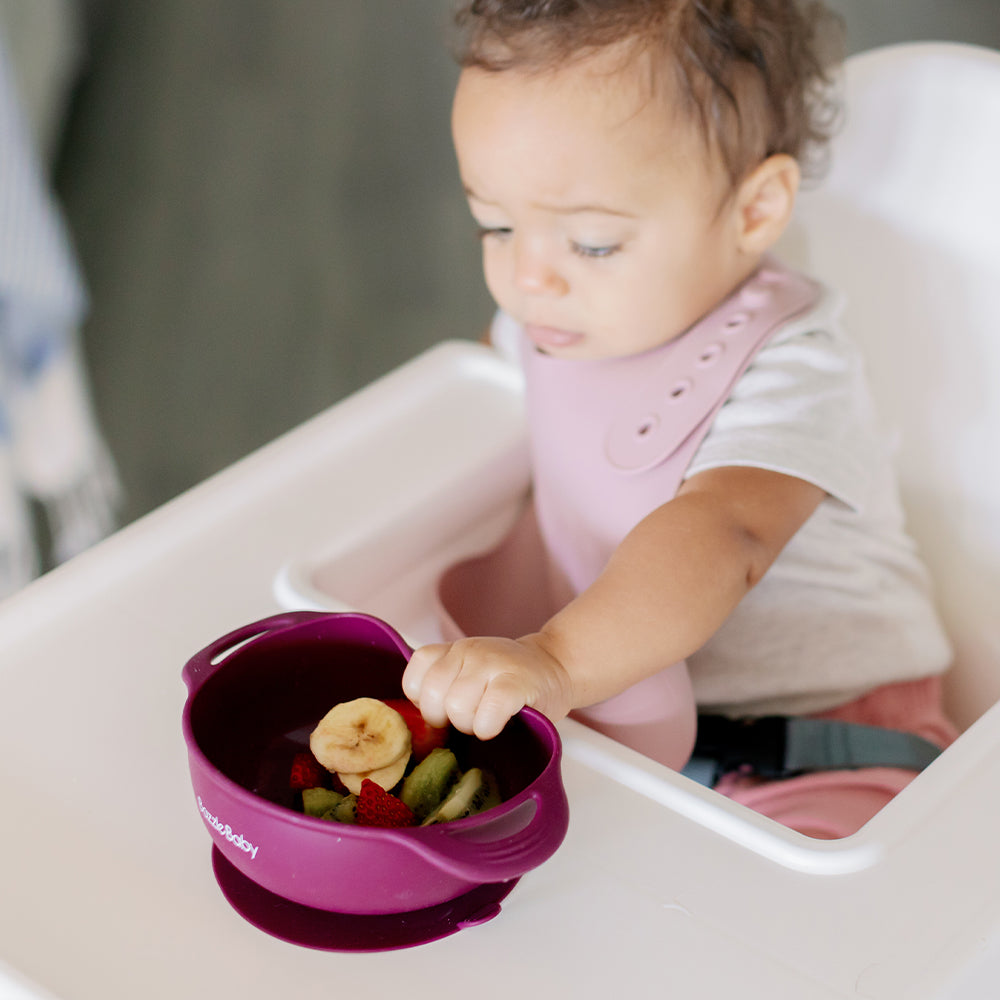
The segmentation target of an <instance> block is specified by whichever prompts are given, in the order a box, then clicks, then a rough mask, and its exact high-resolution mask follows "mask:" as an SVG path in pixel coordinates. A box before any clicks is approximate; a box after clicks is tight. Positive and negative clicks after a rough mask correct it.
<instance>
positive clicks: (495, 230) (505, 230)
mask: <svg viewBox="0 0 1000 1000" xmlns="http://www.w3.org/2000/svg"><path fill="white" fill-rule="evenodd" d="M478 229H479V238H480V239H481V240H485V239H486V238H487V237H489V236H492V237H493V238H494V239H503V238H504V237H507V236H510V234H511V232H512V231H513V230H512V229H511V228H510V226H479V227H478Z"/></svg>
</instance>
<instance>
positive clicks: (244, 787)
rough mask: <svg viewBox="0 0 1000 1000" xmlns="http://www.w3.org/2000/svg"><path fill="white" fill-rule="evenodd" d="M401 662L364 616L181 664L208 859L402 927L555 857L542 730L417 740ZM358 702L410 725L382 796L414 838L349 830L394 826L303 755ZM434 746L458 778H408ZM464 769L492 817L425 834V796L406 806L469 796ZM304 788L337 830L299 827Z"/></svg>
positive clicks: (274, 632)
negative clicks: (417, 913)
mask: <svg viewBox="0 0 1000 1000" xmlns="http://www.w3.org/2000/svg"><path fill="white" fill-rule="evenodd" d="M411 652H412V650H411V648H410V647H409V646H408V645H407V643H406V642H405V640H403V639H402V637H400V636H399V634H398V633H397V632H395V630H394V629H392V628H391V627H390V626H389V625H387V624H386V623H385V622H382V621H380V620H379V619H377V618H373V617H372V616H370V615H363V614H358V613H329V614H327V613H319V612H305V611H302V612H284V613H282V614H279V615H274V616H272V617H271V618H266V619H263V620H260V621H255V622H251V623H248V624H246V625H243V626H241V627H239V628H237V629H235V630H233V631H232V632H230V633H228V634H226V635H223V636H221V637H220V638H218V639H216V640H214V641H213V642H211V643H210V644H209V645H208V646H206V647H205V648H204V649H202V650H200V651H199V652H198V653H196V654H195V655H194V656H192V657H191V659H190V660H189V661H188V662H187V664H186V665H185V667H184V670H183V677H184V681H185V683H186V684H187V687H188V698H187V701H186V702H185V706H184V713H183V719H182V729H183V734H184V739H185V742H186V744H187V749H188V762H189V769H190V773H191V782H192V790H193V792H194V799H195V804H196V807H197V810H198V812H199V813H200V815H201V817H202V819H203V821H204V824H205V826H206V828H207V831H208V833H209V835H210V836H211V839H212V844H213V848H214V849H215V850H217V851H218V852H219V853H220V854H221V855H222V857H223V858H224V859H225V860H226V861H228V862H229V863H230V864H231V865H232V866H233V867H234V868H236V869H237V870H238V872H239V873H240V874H242V875H244V876H246V878H248V879H249V880H251V881H252V882H254V883H256V884H257V885H258V886H260V887H262V888H264V889H267V890H269V891H270V892H272V893H275V894H277V895H278V896H281V897H283V898H284V899H287V900H290V901H292V902H296V903H301V904H303V905H305V906H310V907H314V908H317V909H322V910H329V911H335V912H338V913H352V914H387V913H403V912H411V911H414V910H417V909H423V908H426V907H430V906H436V905H437V904H439V903H443V902H445V901H448V900H452V899H455V898H457V897H458V896H459V895H461V894H464V893H467V892H469V891H471V890H472V889H475V888H477V887H479V886H483V885H486V884H498V883H506V882H508V881H510V880H512V879H516V878H519V877H520V876H522V875H523V874H524V873H526V872H527V871H529V870H530V869H532V868H534V867H536V866H537V865H539V864H541V863H542V862H543V861H545V860H546V859H547V858H548V857H550V856H551V855H552V853H553V852H554V851H555V850H556V849H557V847H558V846H559V844H560V843H561V842H562V840H563V837H564V836H565V834H566V829H567V826H568V819H569V817H568V806H567V802H566V794H565V790H564V788H563V785H562V780H561V776H560V761H561V744H560V741H559V736H558V733H557V732H556V729H555V727H554V726H553V725H552V723H551V722H550V721H549V720H547V719H546V718H544V717H543V716H542V715H540V714H539V713H537V712H535V711H534V710H532V709H523V710H522V711H521V712H520V713H518V715H517V716H515V717H514V718H513V719H511V720H510V722H509V723H508V724H507V726H506V727H505V729H504V731H503V732H502V733H500V734H499V735H498V736H497V737H495V738H494V739H492V740H487V741H479V740H476V739H475V738H474V737H471V736H468V735H466V734H465V733H461V732H459V731H457V730H454V729H451V730H448V731H447V732H445V733H443V734H442V733H440V732H430V731H428V729H427V727H426V723H424V722H423V720H422V719H421V720H417V719H416V718H414V717H413V716H412V712H415V711H416V710H415V709H412V712H411V709H410V708H407V707H406V706H408V705H409V703H408V702H405V699H403V694H402V686H401V679H402V674H403V670H404V668H405V666H406V662H407V660H408V658H409V656H410V654H411ZM361 698H374V699H376V700H378V701H380V702H383V703H386V704H389V705H392V704H393V703H395V702H401V703H400V705H399V707H398V708H395V709H394V710H395V711H396V712H398V713H399V714H400V715H401V716H403V717H404V718H405V719H406V720H407V721H408V722H410V723H411V724H410V725H409V726H407V728H408V729H409V730H410V734H409V739H410V758H411V759H410V760H409V761H408V763H407V764H406V765H404V773H403V775H402V781H401V782H397V784H396V785H393V786H391V787H390V790H389V792H390V793H392V794H393V797H394V799H398V800H400V802H401V803H402V805H403V806H404V807H405V808H406V809H409V810H410V811H411V812H413V814H414V822H413V824H412V825H409V826H406V827H403V828H396V827H389V826H382V827H378V826H366V825H364V823H363V822H358V821H357V819H358V814H359V807H360V814H361V816H362V817H367V818H368V819H373V818H375V819H379V820H380V821H382V822H386V821H387V819H388V818H389V817H390V815H391V816H392V818H393V820H394V821H397V820H398V817H399V816H400V815H402V816H405V814H404V813H402V812H401V810H399V807H398V806H397V805H396V804H395V802H394V801H392V800H388V799H386V798H385V794H386V789H384V788H382V786H381V785H379V784H378V783H377V782H375V781H373V780H372V779H371V777H367V778H366V777H362V778H361V781H360V786H359V788H358V791H357V792H351V791H350V790H349V789H348V788H347V787H346V785H344V784H343V783H342V782H341V779H340V778H339V776H338V775H339V772H338V773H337V774H332V773H331V772H329V771H328V770H327V769H326V768H323V767H322V766H321V765H320V764H319V762H318V761H316V759H315V757H314V755H313V754H312V752H311V751H310V749H309V739H310V736H311V734H312V732H313V730H314V729H316V727H317V724H318V722H319V721H320V719H321V718H322V716H323V713H324V712H325V711H328V710H329V708H330V706H337V705H339V704H341V703H344V702H352V701H355V700H357V699H361ZM408 712H411V714H410V715H408V714H407V713H408ZM418 714H419V713H417V715H418ZM392 725H393V726H394V727H396V728H395V731H396V732H397V734H398V726H396V724H395V723H393V724H392ZM424 741H426V742H424ZM435 743H437V745H438V746H441V747H442V748H443V749H448V750H450V751H451V752H452V753H453V754H454V756H455V760H456V763H457V765H458V766H459V770H460V771H461V776H460V777H458V776H456V775H455V774H454V772H453V771H449V770H448V768H445V769H444V771H445V774H446V775H450V777H448V776H446V777H443V778H442V777H441V776H440V774H438V775H437V777H436V778H434V777H432V776H429V774H428V772H429V771H430V770H431V768H425V769H424V770H423V771H421V772H420V773H419V774H418V765H419V763H420V762H421V760H427V759H429V758H430V756H431V754H432V753H433V751H434V749H435V746H434V745H433V744H435ZM390 746H391V745H390ZM418 746H419V747H420V748H421V749H420V750H418V749H417V748H418ZM426 747H429V749H427V750H426V754H425V756H424V757H423V758H421V757H420V754H422V753H424V749H425V748H426ZM399 755H400V754H399V750H398V747H397V748H396V751H395V753H394V754H390V753H386V754H384V755H383V757H384V759H383V758H382V757H379V758H375V761H374V762H373V761H372V760H370V759H368V758H366V757H365V756H364V754H362V756H361V758H360V763H350V764H349V765H348V766H349V767H350V768H354V769H355V770H345V771H344V774H355V775H357V774H361V775H367V774H369V773H370V772H371V771H372V770H380V769H381V768H383V767H385V766H387V763H388V764H392V763H393V760H394V759H397V758H398V757H399ZM437 758H438V760H440V758H441V755H440V754H438V755H437ZM386 762H387V763H386ZM375 763H377V765H378V766H374V764H375ZM477 769H478V771H479V772H480V773H481V774H485V773H487V772H489V774H491V775H493V776H494V777H495V779H496V783H497V786H498V788H499V794H500V797H501V799H502V801H500V804H499V805H493V806H491V807H490V808H488V809H485V810H483V811H481V812H478V813H476V814H475V815H469V816H468V817H466V818H464V819H461V820H457V819H456V820H453V821H449V822H447V823H444V822H432V823H429V824H427V825H424V821H425V820H426V819H427V816H424V817H423V818H422V819H421V820H420V821H419V822H417V816H418V815H420V814H421V813H422V812H423V811H424V810H425V809H427V805H426V802H427V800H426V799H424V798H423V797H422V796H423V794H424V793H420V795H421V797H419V798H418V797H417V795H418V789H419V788H420V787H421V786H423V785H424V784H425V783H426V784H428V785H429V784H433V783H434V782H435V781H438V782H440V783H441V784H445V785H448V790H449V796H446V799H447V798H449V797H450V794H451V793H454V792H457V791H458V789H459V788H464V789H468V787H469V785H470V784H472V783H474V782H475V781H476V776H475V771H476V770H477ZM470 774H472V775H473V777H471V778H470V777H468V775H470ZM317 775H318V776H319V781H320V783H319V784H316V783H315V781H316V776H317ZM408 778H409V779H411V781H410V787H409V789H407V779H408ZM463 782H464V785H463ZM308 788H320V789H322V790H323V791H326V792H333V793H335V794H337V795H340V796H342V798H341V799H339V800H337V803H334V804H335V805H339V807H340V808H339V811H340V813H341V814H342V815H340V816H338V817H337V818H338V819H342V818H343V817H344V816H346V817H347V819H348V821H347V822H343V821H342V822H340V823H331V822H327V821H325V820H321V819H317V818H315V817H314V816H312V815H305V813H304V809H305V802H306V800H307V799H308V800H312V799H313V798H314V796H315V794H316V793H310V795H309V796H306V795H305V794H304V793H305V791H306V789H308ZM404 794H405V796H406V798H407V799H410V801H411V803H412V804H411V805H407V804H406V801H405V800H404ZM463 794H464V793H463ZM332 801H333V800H332V798H329V799H328V802H332ZM362 802H363V804H362ZM313 807H317V808H318V805H317V804H316V803H312V802H311V803H310V810H309V811H310V812H312V809H313ZM327 808H329V805H328V807H327ZM352 813H353V819H354V820H355V821H354V822H350V821H349V820H350V819H351V818H352ZM427 815H430V812H428V813H427Z"/></svg>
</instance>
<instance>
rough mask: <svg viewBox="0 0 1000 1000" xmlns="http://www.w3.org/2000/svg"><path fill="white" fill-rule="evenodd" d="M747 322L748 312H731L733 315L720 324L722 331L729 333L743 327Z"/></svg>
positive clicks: (748, 320)
mask: <svg viewBox="0 0 1000 1000" xmlns="http://www.w3.org/2000/svg"><path fill="white" fill-rule="evenodd" d="M749 322H750V313H748V312H738V313H733V315H732V316H730V317H729V319H727V320H726V321H725V323H723V324H722V331H723V333H730V334H732V333H737V332H738V331H740V330H742V329H743V327H745V326H746V325H747V323H749Z"/></svg>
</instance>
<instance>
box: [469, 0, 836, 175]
mask: <svg viewBox="0 0 1000 1000" xmlns="http://www.w3.org/2000/svg"><path fill="white" fill-rule="evenodd" d="M455 23H456V25H457V26H458V28H459V31H460V33H461V36H460V41H459V48H458V52H457V58H458V61H459V64H460V65H461V66H463V67H476V68H479V69H485V70H490V71H494V72H499V71H503V70H507V69H522V70H527V71H529V72H544V71H546V70H551V69H555V68H556V67H558V66H561V65H563V64H564V63H566V62H567V61H569V60H572V59H574V58H579V57H581V56H585V55H587V54H588V53H593V52H594V51H595V50H598V49H601V48H604V47H606V46H609V45H614V44H619V43H626V44H627V46H628V48H629V52H630V55H640V54H646V55H648V56H650V57H651V65H652V66H653V68H654V72H662V71H663V69H664V68H669V69H670V76H669V77H667V79H670V80H672V81H674V86H675V92H676V93H679V94H680V96H681V101H682V106H683V111H684V113H685V114H686V115H687V117H688V118H689V119H690V120H691V121H693V122H694V123H695V124H696V125H697V126H698V128H699V131H700V134H701V136H702V138H703V140H704V141H705V143H706V145H707V148H709V149H714V150H717V151H718V152H719V154H720V155H721V157H722V162H723V164H724V166H725V169H726V171H727V173H728V176H729V179H730V181H731V184H732V186H733V188H734V189H735V187H736V186H737V185H738V184H739V182H740V181H741V180H742V179H743V178H744V177H746V176H747V175H748V174H749V173H750V172H751V171H752V170H753V169H754V167H756V166H757V165H758V164H759V163H760V162H762V161H763V160H764V159H766V158H767V157H768V156H771V155H774V154H777V153H786V154H788V155H790V156H793V157H795V159H796V160H798V161H799V163H800V164H801V166H802V169H803V173H805V174H815V173H818V172H820V170H821V169H822V167H823V166H824V164H825V152H826V147H827V143H828V141H829V138H830V136H831V134H832V133H833V131H834V129H835V127H836V124H837V122H838V120H839V106H838V103H837V101H836V99H835V97H834V94H833V89H832V87H831V83H832V78H833V70H834V68H835V66H836V65H837V63H838V62H839V60H840V57H841V54H842V45H843V31H842V25H841V22H840V19H839V18H838V17H837V16H836V15H835V14H833V13H832V12H831V11H830V10H828V9H827V8H826V7H825V6H824V5H823V4H822V3H821V2H820V0H463V2H461V3H460V4H459V6H458V8H457V10H456V12H455Z"/></svg>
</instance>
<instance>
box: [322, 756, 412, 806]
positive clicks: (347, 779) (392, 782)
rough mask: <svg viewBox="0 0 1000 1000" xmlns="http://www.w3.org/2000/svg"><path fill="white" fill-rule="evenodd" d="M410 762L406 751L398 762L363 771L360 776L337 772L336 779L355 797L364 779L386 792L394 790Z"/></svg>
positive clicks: (359, 792) (359, 791)
mask: <svg viewBox="0 0 1000 1000" xmlns="http://www.w3.org/2000/svg"><path fill="white" fill-rule="evenodd" d="M409 762H410V751H409V750H407V751H406V753H404V754H403V755H402V756H401V757H400V758H399V759H398V760H394V761H393V762H392V763H391V764H387V765H386V766H385V767H380V768H377V769H376V770H374V771H364V772H362V773H361V774H347V773H346V772H343V771H338V772H337V777H338V778H340V780H341V781H342V782H343V783H344V786H345V787H346V788H347V790H348V791H349V792H354V794H355V795H360V794H361V783H362V782H363V781H364V780H365V778H371V780H372V781H374V782H375V784H376V785H381V786H382V787H383V788H384V789H385V790H386V791H389V789H390V788H395V787H396V785H398V784H399V782H400V781H401V780H402V778H403V775H404V774H405V773H406V765H407V764H408V763H409Z"/></svg>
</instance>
